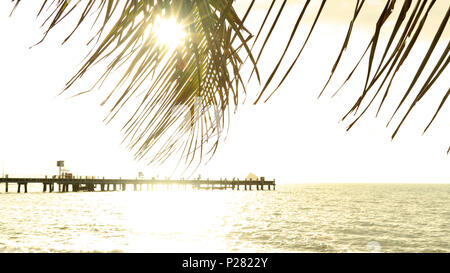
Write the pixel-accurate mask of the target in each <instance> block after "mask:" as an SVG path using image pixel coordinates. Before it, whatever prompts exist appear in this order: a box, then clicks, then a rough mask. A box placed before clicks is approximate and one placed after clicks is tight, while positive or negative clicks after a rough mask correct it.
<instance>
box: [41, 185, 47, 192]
mask: <svg viewBox="0 0 450 273" xmlns="http://www.w3.org/2000/svg"><path fill="white" fill-rule="evenodd" d="M42 191H43V192H46V191H47V183H44V184H43V189H42Z"/></svg>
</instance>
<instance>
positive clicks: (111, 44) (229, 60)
mask: <svg viewBox="0 0 450 273" xmlns="http://www.w3.org/2000/svg"><path fill="white" fill-rule="evenodd" d="M12 2H13V3H14V6H13V10H14V9H16V7H17V6H18V4H19V3H20V0H12ZM278 2H279V3H281V5H280V6H279V8H278V11H277V13H276V15H275V18H274V19H273V21H271V22H270V23H269V17H270V15H271V14H272V11H274V10H276V9H275V6H276V3H277V1H276V0H272V1H271V2H270V5H269V6H268V8H267V12H266V15H265V16H264V18H262V21H261V23H260V27H259V28H257V29H258V32H257V35H256V36H255V37H254V36H252V34H251V33H250V32H249V30H247V27H246V26H245V24H246V23H245V22H246V19H247V18H248V16H249V15H250V13H251V11H252V10H253V9H254V8H255V6H254V4H255V0H252V1H251V2H250V4H249V6H248V8H247V9H246V12H245V14H244V16H243V17H242V19H241V18H240V17H239V16H238V14H237V13H236V11H235V9H234V7H233V1H232V0H220V1H217V0H156V1H145V0H133V1H116V0H79V1H69V0H53V1H47V0H43V1H42V5H41V8H40V10H39V11H38V16H39V17H44V22H43V26H44V27H45V28H46V30H45V32H44V35H43V38H42V40H44V39H45V38H46V37H47V35H48V34H49V33H50V32H51V30H52V29H53V28H54V27H55V26H56V25H60V24H61V23H63V22H65V21H67V19H66V18H68V17H70V16H75V15H74V14H75V12H74V11H76V10H77V11H81V15H78V16H79V18H78V21H77V24H76V25H75V27H73V28H72V29H71V31H70V32H69V33H68V34H67V37H66V38H65V39H64V41H63V43H65V42H67V41H68V40H69V39H70V38H71V37H72V36H73V34H74V33H75V32H77V30H78V29H79V28H80V26H81V25H83V24H86V23H87V22H88V21H89V20H88V18H90V17H92V16H94V18H95V20H94V22H93V26H92V27H93V28H96V30H95V31H94V34H93V35H92V37H91V39H90V40H89V43H88V44H89V45H90V46H92V51H91V53H90V54H89V56H87V58H86V61H85V62H84V64H83V65H82V66H81V68H80V70H79V71H78V72H77V73H76V74H75V75H74V76H73V77H72V78H71V79H70V80H69V81H68V82H67V85H66V88H65V89H64V91H66V90H67V89H69V88H73V86H74V84H75V83H76V82H78V81H80V80H81V79H82V78H83V77H84V75H85V74H87V73H89V72H90V71H91V70H92V69H93V67H94V66H95V65H97V64H99V63H105V64H108V65H107V67H106V69H105V70H104V71H103V74H102V75H101V76H100V77H99V79H98V81H97V82H96V83H95V84H94V85H93V86H92V88H91V89H89V90H87V91H82V92H79V93H78V94H81V93H85V92H89V91H90V90H93V89H94V88H96V87H101V86H102V84H104V82H105V81H113V78H112V77H111V75H112V74H113V73H117V71H120V73H122V74H121V77H120V79H119V80H118V81H117V83H116V85H115V88H114V89H113V90H111V92H110V93H109V95H108V96H107V97H106V99H105V100H104V102H103V104H106V103H108V102H110V101H111V100H114V101H113V102H112V106H111V109H110V113H109V115H108V116H107V117H106V118H105V121H106V122H110V121H111V120H113V119H115V118H116V117H117V116H118V115H119V114H120V113H122V112H124V110H123V109H125V108H126V107H127V106H128V104H130V101H132V100H133V99H136V98H139V100H140V102H139V103H138V105H137V106H133V105H132V106H131V107H134V108H133V111H132V114H131V115H130V117H128V118H127V121H126V122H125V124H124V126H123V131H124V133H125V138H124V141H126V142H128V143H129V148H130V149H131V150H135V152H136V158H137V159H143V158H144V157H145V156H146V155H147V154H149V153H153V154H152V156H151V157H150V159H149V161H150V162H162V161H164V160H166V159H167V158H169V157H170V156H171V155H173V154H181V156H182V157H183V158H185V159H186V163H188V164H192V163H193V162H194V160H198V162H200V161H201V160H202V159H203V157H204V156H205V155H207V154H209V155H211V156H212V155H213V154H214V153H215V151H216V150H217V147H218V145H219V142H220V139H221V137H222V130H223V129H224V128H226V127H227V125H228V122H229V120H228V118H227V114H228V115H229V110H230V107H231V106H234V107H235V108H236V107H237V105H238V104H239V98H240V94H242V93H244V94H245V93H247V91H246V83H245V81H244V80H243V79H242V75H241V71H242V66H243V64H244V63H248V64H250V65H251V74H250V78H249V80H248V81H250V80H251V79H253V78H254V77H256V79H257V80H258V82H262V83H263V84H262V89H261V91H260V92H259V93H258V94H257V99H256V101H255V103H258V102H259V101H260V100H261V99H263V97H264V96H265V95H266V92H267V90H269V89H270V86H271V84H272V83H273V81H274V79H275V76H276V75H278V74H279V73H280V69H281V68H282V64H284V62H286V60H285V57H286V54H287V52H288V50H291V47H292V44H293V38H294V36H295V34H296V33H298V32H299V29H300V28H301V27H302V21H303V18H304V17H305V16H306V14H308V13H311V14H313V15H314V18H315V19H314V22H313V24H312V25H311V27H310V29H309V32H308V35H307V37H306V40H305V41H304V43H303V44H302V46H301V47H300V49H299V50H298V52H297V54H296V58H294V59H293V60H292V61H290V62H289V66H288V69H287V70H286V71H285V72H284V73H282V77H281V80H280V81H279V82H278V84H277V85H276V87H275V88H273V89H272V91H271V92H270V93H269V96H268V97H266V98H265V100H264V101H267V100H268V99H269V98H270V97H271V96H272V95H273V94H274V93H275V92H276V91H277V90H279V88H280V86H281V85H282V84H283V83H284V82H285V80H286V79H287V78H288V76H289V75H291V72H292V69H293V67H294V65H295V64H296V63H297V61H298V59H299V58H300V57H301V55H302V52H303V50H304V48H305V47H306V46H307V44H308V42H309V38H310V37H311V35H312V34H313V33H314V29H315V26H316V24H317V23H318V22H320V17H321V14H322V13H323V11H324V10H326V9H327V2H328V1H327V0H321V4H320V6H319V8H318V9H313V8H311V5H310V3H311V1H309V0H306V1H305V2H304V4H303V5H302V6H301V8H300V10H299V15H298V17H297V20H296V21H295V23H294V26H293V28H292V31H291V32H290V36H289V39H288V41H287V43H286V45H285V46H284V50H283V51H282V54H281V56H280V57H279V59H278V60H277V62H275V66H274V68H273V69H271V73H270V75H269V76H268V77H267V79H265V80H264V81H262V78H261V77H262V75H260V73H259V70H258V63H259V61H260V59H261V58H262V56H263V55H264V53H267V50H266V51H265V50H264V49H265V48H266V45H267V44H268V42H269V40H271V39H273V38H272V37H273V36H272V34H273V33H274V32H275V31H276V26H277V24H278V22H279V19H280V17H281V16H283V14H285V12H286V4H287V0H280V1H278ZM365 2H366V1H365V0H356V1H355V6H354V12H353V15H352V16H351V18H349V24H348V29H347V32H346V35H345V37H344V40H343V43H342V46H341V48H340V51H339V54H338V56H337V57H336V60H335V61H334V65H333V66H332V68H331V72H330V75H329V77H328V80H327V81H326V83H325V84H324V86H323V88H322V90H321V91H320V92H319V96H321V95H323V94H324V92H325V91H326V90H327V88H328V86H329V84H330V82H331V81H332V79H333V78H334V75H335V72H336V71H337V69H338V68H339V64H340V63H341V61H342V59H343V58H345V54H344V53H345V51H346V50H347V48H348V46H349V44H350V43H351V42H352V33H353V30H354V29H355V27H356V26H357V25H358V22H359V19H360V16H361V14H362V10H363V9H364V8H365V7H366V5H365ZM398 2H400V1H396V0H388V1H386V4H385V6H384V8H383V10H382V11H381V13H380V15H379V18H378V20H377V23H376V25H375V28H374V32H373V35H372V38H371V40H370V42H369V43H368V45H367V47H366V50H365V51H364V52H363V53H362V55H361V56H360V58H359V59H358V62H357V63H356V64H355V65H354V66H353V68H352V70H351V71H350V72H349V73H348V75H347V77H346V78H345V80H344V81H343V83H342V84H341V85H340V88H338V89H337V90H336V91H335V92H334V94H336V93H337V92H339V91H340V90H341V89H343V87H344V86H345V85H346V83H347V82H348V81H349V80H350V79H351V78H352V77H353V75H354V72H355V71H356V70H357V69H358V68H361V63H362V60H363V59H365V58H368V64H367V67H366V68H365V75H366V77H365V82H364V87H363V89H362V92H361V94H360V95H359V97H358V98H357V100H356V102H355V103H354V104H353V106H352V107H351V109H350V110H349V111H348V113H347V114H345V115H344V117H343V120H345V119H347V118H348V117H349V116H350V114H351V113H353V114H354V115H357V114H358V113H359V115H358V116H357V117H356V118H355V119H354V120H353V121H352V122H351V124H350V125H349V126H348V128H347V129H348V130H349V129H350V128H352V126H354V124H356V122H357V121H358V120H360V118H361V117H362V116H363V115H364V114H365V113H366V111H367V109H369V107H370V106H371V105H372V104H373V102H374V101H375V98H376V97H378V95H379V94H383V92H382V90H383V87H384V86H385V84H387V86H386V87H385V89H384V94H383V96H382V98H381V102H380V104H379V106H378V112H379V111H380V109H381V107H382V105H383V104H384V102H385V101H386V99H387V98H388V97H389V96H388V95H389V91H390V88H391V85H392V83H393V81H394V79H395V78H397V72H398V71H399V70H400V69H401V68H402V67H403V66H404V63H405V61H406V59H408V57H410V53H411V51H412V49H413V48H414V47H415V45H416V41H417V39H418V37H419V35H420V34H421V33H422V29H423V26H424V25H425V23H426V22H427V19H428V17H429V14H430V12H431V10H433V8H434V6H435V5H434V4H435V2H436V1H435V0H432V1H424V0H417V1H415V4H414V5H413V1H412V0H404V1H403V4H402V5H401V10H400V12H399V13H398V15H396V18H394V19H393V20H395V24H394V25H393V27H392V28H390V29H389V24H386V22H388V20H391V19H392V14H393V11H394V10H395V8H396V6H397V4H398ZM412 7H413V8H412ZM449 12H450V7H449V8H448V9H447V11H446V13H445V15H444V17H443V18H442V20H441V23H440V25H439V26H438V27H437V30H436V33H435V36H434V39H433V41H432V42H431V44H430V46H429V49H428V51H427V53H426V55H425V56H424V58H423V61H422V63H421V64H420V66H419V67H418V68H417V71H416V74H415V76H414V78H413V79H411V81H410V85H409V87H408V89H407V90H406V91H404V95H403V98H402V100H401V101H400V102H399V103H398V105H397V107H396V110H395V112H394V113H393V115H392V117H394V116H395V115H396V114H397V113H398V110H399V109H400V108H401V107H402V106H403V104H405V102H406V98H408V97H409V96H410V94H411V91H412V89H413V88H414V87H415V86H416V84H417V82H418V79H419V78H420V77H421V76H422V74H424V73H425V72H424V69H425V67H426V66H427V65H433V64H430V57H431V55H432V54H434V53H435V51H436V45H437V43H438V42H440V41H442V37H443V36H442V34H443V32H444V29H445V28H446V27H447V25H448V19H449ZM161 16H171V17H174V18H176V20H177V22H178V23H180V24H181V25H183V26H184V31H185V32H186V33H187V34H188V35H187V37H186V39H185V41H184V43H183V44H182V45H180V46H178V47H176V48H175V49H170V48H169V47H167V46H164V45H161V44H159V43H158V42H157V39H158V37H156V36H155V34H154V33H153V32H152V31H148V30H149V29H150V30H151V29H153V28H154V27H155V24H156V23H155V22H156V21H157V18H158V17H161ZM266 27H268V29H269V31H268V32H267V33H265V34H263V33H264V32H263V30H264V29H265V28H266ZM381 32H388V33H390V35H389V40H388V43H387V44H386V45H385V46H384V47H383V46H382V45H381V43H379V40H380V35H381ZM259 39H262V46H261V47H260V48H259V50H256V49H255V44H256V42H257V41H258V40H259ZM252 40H253V41H252ZM395 41H396V42H395ZM40 42H41V41H40ZM40 42H39V43H40ZM39 43H38V44H39ZM447 43H448V42H447ZM254 53H257V54H255V56H254V55H253V54H254ZM376 55H381V56H382V57H381V59H380V60H379V61H378V63H377V61H376V59H375V56H376ZM449 58H450V57H449V44H448V45H447V48H446V49H445V51H444V52H443V53H442V54H441V57H440V58H439V60H438V62H437V63H436V64H434V69H433V70H432V71H431V72H430V73H429V74H428V76H427V77H426V78H427V79H426V82H425V83H424V84H423V85H422V87H421V88H420V91H419V93H418V94H417V95H416V97H415V98H414V100H413V102H412V103H411V104H410V105H409V109H408V111H407V113H406V114H404V116H403V119H402V120H401V122H400V123H399V124H398V126H397V128H396V130H395V132H394V134H393V135H392V137H395V135H396V134H397V133H398V131H399V129H400V128H401V126H402V124H403V123H404V120H405V119H406V118H407V117H408V115H409V113H410V112H411V111H412V109H413V108H414V106H415V105H416V104H417V103H418V102H419V101H420V100H421V99H422V98H423V97H424V96H425V95H427V94H429V90H430V88H431V87H432V86H433V84H434V83H435V82H436V80H437V79H438V78H439V77H441V76H442V75H443V71H444V70H445V69H446V68H447V65H448V62H449ZM362 69H364V68H362ZM115 71H116V72H115ZM379 82H380V86H379V88H378V89H377V91H375V92H374V93H373V92H370V91H371V89H372V88H373V87H374V86H375V85H376V84H377V83H379ZM247 83H248V82H247ZM372 93H373V94H372ZM138 94H143V96H142V98H141V97H139V96H138ZM370 94H371V95H370ZM448 95H449V92H448V91H447V93H446V94H445V95H444V97H443V99H442V101H441V103H440V105H439V106H438V108H437V110H436V111H435V114H434V116H433V117H432V119H431V121H430V123H429V124H428V126H427V127H426V128H425V131H426V130H427V129H428V128H429V127H430V125H431V124H432V123H433V121H434V120H435V118H436V116H437V114H438V113H439V112H440V110H441V109H442V107H443V105H444V104H445V102H446V101H447V98H448ZM367 100H369V102H368V103H367V105H366V106H365V107H364V109H363V110H362V111H360V107H361V106H362V105H363V103H365V102H366V101H367ZM391 120H392V118H391ZM211 140H212V141H211Z"/></svg>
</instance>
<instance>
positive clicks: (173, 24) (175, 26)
mask: <svg viewBox="0 0 450 273" xmlns="http://www.w3.org/2000/svg"><path fill="white" fill-rule="evenodd" d="M150 31H153V34H154V35H155V36H156V38H157V40H158V42H159V43H160V44H161V45H164V46H167V47H169V48H176V47H177V46H179V45H180V44H181V43H182V42H183V41H184V39H185V38H186V32H185V31H184V29H183V26H182V25H181V24H179V23H177V20H176V19H175V18H173V17H170V18H161V17H158V18H157V19H156V21H155V24H154V25H153V28H152V29H151V30H150Z"/></svg>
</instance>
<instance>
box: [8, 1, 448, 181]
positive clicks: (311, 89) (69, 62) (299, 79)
mask: <svg viewBox="0 0 450 273" xmlns="http://www.w3.org/2000/svg"><path fill="white" fill-rule="evenodd" d="M33 2H34V1H33ZM36 2H40V1H36ZM237 2H238V6H237V8H238V9H240V10H241V11H242V10H243V7H245V6H246V3H248V2H249V1H237ZM267 2H268V1H258V3H257V5H258V9H257V10H255V11H254V12H253V13H252V14H251V15H252V16H251V17H250V18H249V21H248V22H247V23H248V26H249V27H250V28H252V27H253V29H251V30H252V31H253V32H256V31H257V22H259V21H257V19H259V20H260V19H261V18H262V17H261V16H264V10H265V9H264V7H265V6H266V5H267ZM303 2H304V1H289V9H288V11H287V13H285V14H284V16H283V18H282V19H281V22H280V25H279V26H278V28H277V29H276V36H275V38H274V39H273V40H272V42H271V44H269V45H268V47H267V52H266V57H265V58H264V59H263V60H262V62H261V65H260V69H261V70H262V72H265V75H267V73H268V71H269V70H270V68H271V67H273V65H274V64H273V59H276V58H279V57H280V54H281V50H282V48H281V47H280V45H283V43H284V42H285V41H286V40H287V38H288V35H289V33H290V31H291V28H292V25H293V23H294V22H295V20H296V17H297V16H298V13H299V11H300V9H301V7H302V5H301V4H302V3H303ZM354 3H355V1H350V0H348V1H330V6H328V7H327V8H326V9H325V10H324V15H323V21H322V23H321V24H320V25H319V26H318V28H317V31H316V32H315V34H314V35H313V36H312V38H311V39H312V40H311V42H310V44H309V45H308V46H307V48H306V49H305V51H304V54H303V56H302V58H301V60H300V61H299V63H298V64H297V66H296V68H295V70H294V71H293V72H292V73H291V76H290V78H289V80H288V81H287V82H286V84H285V85H284V86H283V88H281V89H280V90H279V91H278V94H276V96H274V97H272V99H271V100H270V101H269V102H268V103H266V104H260V105H257V106H254V105H252V102H253V101H254V99H255V96H256V94H257V91H258V90H259V89H256V88H257V86H255V85H252V86H251V87H253V88H255V89H253V90H254V92H252V93H251V94H249V95H248V98H247V100H246V103H245V104H243V105H241V106H239V109H238V112H237V113H236V114H235V115H234V116H232V120H231V127H230V130H229V134H228V137H227V139H226V141H225V142H223V143H222V145H221V146H220V148H219V150H218V152H217V154H216V156H215V157H214V158H213V159H212V160H211V161H210V162H209V163H208V164H207V165H206V166H203V167H201V168H200V169H199V172H198V173H201V174H202V177H234V176H238V177H245V176H246V175H247V174H248V173H249V172H253V173H255V174H257V175H259V176H266V177H268V178H277V179H278V180H279V181H282V182H286V183H288V182H304V183H307V182H424V183H445V182H446V183H448V182H450V172H449V167H450V156H448V155H446V151H447V149H448V146H449V144H450V141H449V140H450V126H449V116H450V106H449V104H448V103H447V105H445V106H444V108H443V109H442V111H441V113H440V114H439V116H438V118H437V119H436V121H435V123H434V125H433V126H432V127H431V128H430V129H429V131H428V132H427V133H426V134H425V135H424V136H422V135H421V133H422V131H423V129H424V127H425V126H426V124H427V123H428V121H429V119H430V118H431V117H432V115H433V114H434V109H435V108H436V107H437V105H438V104H439V102H440V99H441V98H442V96H443V95H442V94H444V93H445V92H446V91H447V90H448V87H449V86H448V80H447V81H446V80H445V79H448V78H449V77H450V75H449V70H448V69H447V70H446V71H444V75H442V76H441V78H440V80H439V81H437V82H436V86H435V87H434V88H433V91H432V92H431V93H432V95H431V96H428V97H425V98H424V99H423V101H422V102H421V103H420V104H419V105H418V106H417V107H416V108H417V109H416V110H415V111H414V112H413V113H412V114H411V116H410V118H409V119H408V120H407V121H406V123H405V125H404V128H403V129H402V130H401V131H400V133H399V134H398V136H397V137H396V139H395V140H394V141H391V140H390V136H391V134H392V132H393V130H394V126H390V127H389V128H387V129H386V128H385V126H386V122H387V120H388V117H390V115H391V114H392V113H393V111H394V110H395V106H396V103H397V102H398V100H397V97H398V96H399V95H400V92H398V94H399V95H395V92H393V93H394V95H393V98H392V100H391V101H390V103H389V104H388V105H386V106H387V107H385V108H384V109H383V111H382V113H381V115H380V116H379V117H378V118H377V119H375V118H374V111H369V112H368V113H367V115H366V116H365V117H364V118H363V120H362V122H361V123H359V124H358V125H357V126H356V127H354V128H353V129H352V130H351V131H350V132H346V131H345V127H346V126H345V125H346V124H347V123H340V122H339V120H340V118H341V117H342V115H343V114H344V113H346V110H348V107H349V106H350V105H351V104H352V103H353V102H354V100H355V96H357V95H359V92H360V90H361V89H360V88H361V86H360V85H361V79H362V78H363V77H364V75H363V73H357V74H355V80H354V81H352V82H351V83H350V84H349V85H348V86H347V88H346V89H345V90H343V92H342V93H341V94H340V95H339V96H336V97H334V98H333V99H331V98H330V95H331V94H332V93H333V91H334V88H335V87H336V86H337V85H338V84H340V83H341V79H342V75H345V73H346V72H348V69H349V67H350V66H351V65H352V64H354V63H355V60H356V59H357V58H358V56H359V55H360V54H361V53H362V51H363V50H364V48H365V46H366V45H367V42H368V40H369V39H370V37H369V36H368V35H369V32H370V31H371V30H372V29H371V27H373V24H371V22H373V21H375V20H377V18H376V17H377V13H378V12H379V10H380V9H382V8H383V5H384V1H375V0H372V1H368V4H369V6H370V8H369V9H365V10H364V11H363V14H364V16H363V17H362V18H363V19H362V20H361V25H360V27H359V28H358V29H356V31H355V33H354V35H353V38H352V41H351V44H350V47H349V49H348V50H347V52H346V55H345V56H346V59H345V60H344V62H343V64H342V67H341V68H342V73H340V74H338V75H337V78H336V79H337V80H336V81H335V82H333V83H332V84H331V85H330V88H329V89H328V90H327V92H326V94H325V96H324V97H323V98H321V99H319V100H317V99H316V97H317V95H318V93H319V91H320V90H321V87H322V86H323V84H324V81H326V78H327V77H328V75H329V72H330V69H331V66H332V64H333V63H334V60H335V58H336V56H337V54H338V50H339V48H340V46H341V43H342V40H343V38H344V37H345V31H346V24H347V23H348V20H349V16H348V15H349V14H352V12H353V8H354V6H353V5H354ZM314 4H315V5H316V7H317V5H318V4H319V1H315V2H314ZM11 6H12V4H11V3H10V1H1V2H0V35H1V36H0V37H2V43H0V59H1V65H0V77H1V79H0V88H1V92H0V125H1V134H0V166H1V167H2V168H3V169H4V172H5V173H7V174H10V175H12V176H14V175H27V176H32V175H44V174H55V173H56V172H57V168H56V160H66V162H67V163H66V165H67V167H68V168H69V169H70V170H71V171H72V172H73V173H74V174H79V175H98V176H103V175H105V176H111V177H118V176H124V177H126V176H131V177H133V176H136V175H137V172H138V171H143V172H144V174H145V175H146V176H147V177H151V176H156V175H158V174H159V176H160V177H163V176H167V175H169V174H170V173H171V170H172V169H173V166H174V162H168V163H167V164H165V165H163V166H146V164H145V162H135V161H133V159H132V158H133V154H132V153H130V152H129V151H127V150H126V147H125V145H120V143H121V140H122V135H121V132H120V131H119V128H120V127H121V124H116V123H114V124H112V125H108V126H105V125H104V123H102V120H103V118H104V117H105V115H106V113H107V110H108V108H105V107H100V103H101V101H102V99H103V98H104V97H105V95H106V94H107V93H108V91H109V90H108V89H106V88H105V89H104V90H98V91H95V93H93V94H88V95H84V96H80V97H77V98H73V99H69V95H70V94H73V93H75V92H76V91H77V90H76V91H74V92H73V93H69V94H67V95H64V94H63V95H61V96H57V94H58V93H59V92H60V91H61V89H62V87H63V86H64V84H65V82H66V81H67V80H68V79H69V78H70V77H71V76H72V75H73V74H74V73H75V72H76V71H77V69H78V68H79V66H80V63H81V60H82V58H83V57H84V56H85V54H86V53H87V48H86V47H84V44H85V42H86V41H87V37H86V36H83V33H84V34H86V33H85V32H81V33H78V34H77V35H75V36H74V39H73V40H72V41H71V42H69V43H68V44H66V45H64V46H61V45H60V42H61V41H62V40H63V38H64V35H63V34H64V33H67V32H64V30H66V31H67V30H68V29H64V27H58V28H57V29H55V32H54V33H52V34H51V35H50V36H49V37H48V39H47V40H46V41H45V42H44V43H43V44H41V45H39V46H37V47H34V48H33V49H29V47H30V46H31V45H33V44H34V43H35V42H37V41H38V40H39V39H40V38H41V37H42V36H41V35H42V32H43V30H42V29H40V28H39V26H40V23H41V22H42V20H36V19H35V14H36V12H37V10H36V8H37V4H36V3H29V4H28V3H23V4H22V6H21V7H20V8H19V9H18V10H17V12H16V13H15V14H14V16H13V17H12V18H9V17H8V15H9V12H10V8H11ZM399 7H400V4H397V8H396V12H398V10H399ZM447 8H448V1H445V0H442V1H437V6H436V9H435V10H434V11H433V13H432V14H430V20H429V21H428V22H427V24H426V26H425V30H426V31H425V33H424V35H422V36H421V40H420V43H419V44H418V46H417V49H416V50H415V51H414V54H413V55H412V56H413V57H412V58H411V59H410V60H408V62H407V65H406V67H405V68H404V69H403V70H401V71H400V73H399V75H398V79H399V81H398V83H396V84H395V86H393V90H399V91H403V90H404V88H406V86H405V82H406V83H407V82H408V81H409V80H410V79H411V77H412V75H413V74H412V73H414V72H415V71H414V70H411V68H412V69H413V68H415V67H418V66H417V64H419V63H420V61H421V60H422V58H423V56H424V55H425V50H426V49H427V46H428V45H429V43H430V41H429V39H430V37H432V35H433V33H434V32H435V31H436V28H437V23H439V21H440V20H441V18H442V17H443V16H444V14H445V11H446V9H447ZM308 16H309V17H308V18H307V21H308V22H311V20H312V19H311V18H312V16H313V15H312V14H310V15H308ZM391 24H392V22H391ZM65 26H66V27H67V26H68V27H69V28H70V27H71V25H67V24H66V25H65ZM305 26H307V24H306V25H305ZM306 31H308V28H306V27H304V28H302V29H301V31H300V32H299V33H298V35H297V36H296V40H295V43H294V46H293V48H294V50H292V52H290V53H289V54H288V56H287V59H288V60H289V59H292V56H294V55H295V54H296V52H295V49H298V48H299V47H300V46H301V42H302V41H303V40H304V38H305V33H306ZM444 36H445V39H447V40H446V41H448V38H449V37H450V29H449V27H448V26H447V28H446V30H445V33H444ZM280 41H283V43H280ZM297 45H298V46H297ZM443 46H445V44H444V43H440V44H439V46H438V51H437V52H439V53H440V52H442V50H443ZM432 57H433V58H434V59H436V57H439V56H438V54H434V55H433V56H432ZM283 68H285V67H283ZM427 69H428V70H427V71H429V67H428V68H427ZM282 71H284V70H282ZM360 72H364V71H360ZM99 73H100V71H99ZM339 75H340V76H341V77H339ZM96 76H98V75H95V74H94V75H91V76H90V78H92V79H95V77H96ZM90 78H89V77H88V78H86V79H85V81H88V82H89V79H90ZM358 79H359V81H358ZM420 83H423V79H422V81H421V82H420ZM420 83H419V85H420ZM415 91H416V92H417V90H415ZM398 99H399V98H398ZM430 109H432V110H431V111H430ZM372 110H373V109H372ZM402 113H403V112H402ZM402 113H400V114H402ZM399 117H401V115H399V116H398V117H397V119H395V120H394V121H396V122H395V123H394V125H396V124H397V122H398V121H399V120H398V119H399Z"/></svg>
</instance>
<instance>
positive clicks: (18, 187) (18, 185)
mask: <svg viewBox="0 0 450 273" xmlns="http://www.w3.org/2000/svg"><path fill="white" fill-rule="evenodd" d="M20 186H22V185H21V184H19V183H17V193H20Z"/></svg>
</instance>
